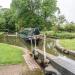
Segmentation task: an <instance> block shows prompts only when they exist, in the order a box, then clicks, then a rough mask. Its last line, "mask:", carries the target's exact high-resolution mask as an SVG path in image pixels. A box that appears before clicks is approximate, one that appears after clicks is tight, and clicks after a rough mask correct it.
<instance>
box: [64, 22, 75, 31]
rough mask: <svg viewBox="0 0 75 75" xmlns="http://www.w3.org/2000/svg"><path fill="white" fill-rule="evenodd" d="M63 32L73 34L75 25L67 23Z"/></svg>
mask: <svg viewBox="0 0 75 75" xmlns="http://www.w3.org/2000/svg"><path fill="white" fill-rule="evenodd" d="M64 30H65V31H68V32H75V23H69V24H67V25H66V26H65V28H64Z"/></svg>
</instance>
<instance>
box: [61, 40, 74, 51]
mask: <svg viewBox="0 0 75 75" xmlns="http://www.w3.org/2000/svg"><path fill="white" fill-rule="evenodd" d="M60 44H61V45H62V46H63V47H65V48H67V49H71V50H75V39H61V40H60Z"/></svg>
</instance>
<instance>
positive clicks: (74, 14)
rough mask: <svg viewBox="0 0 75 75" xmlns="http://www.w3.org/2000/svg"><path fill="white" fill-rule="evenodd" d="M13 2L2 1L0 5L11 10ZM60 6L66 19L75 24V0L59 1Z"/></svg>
mask: <svg viewBox="0 0 75 75" xmlns="http://www.w3.org/2000/svg"><path fill="white" fill-rule="evenodd" d="M10 3H11V0H0V5H1V6H2V7H4V8H10ZM58 6H59V8H60V10H61V13H62V14H64V15H65V17H66V19H67V20H69V21H74V22H75V0H58Z"/></svg>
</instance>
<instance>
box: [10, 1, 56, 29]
mask: <svg viewBox="0 0 75 75" xmlns="http://www.w3.org/2000/svg"><path fill="white" fill-rule="evenodd" d="M56 2H57V1H56V0H12V4H11V9H12V11H13V13H14V14H15V17H16V24H17V25H19V26H18V28H22V27H40V29H44V28H46V29H49V28H50V26H51V22H50V19H49V20H48V18H49V17H51V16H53V15H54V12H55V11H56V9H57V7H56Z"/></svg>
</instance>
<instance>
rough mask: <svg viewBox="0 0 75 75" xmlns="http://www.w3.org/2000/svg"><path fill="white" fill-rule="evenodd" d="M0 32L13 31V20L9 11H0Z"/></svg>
mask: <svg viewBox="0 0 75 75" xmlns="http://www.w3.org/2000/svg"><path fill="white" fill-rule="evenodd" d="M0 11H1V12H0V30H3V31H4V30H5V29H8V30H9V31H15V19H14V16H13V13H12V11H11V10H10V9H6V8H2V9H0Z"/></svg>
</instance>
